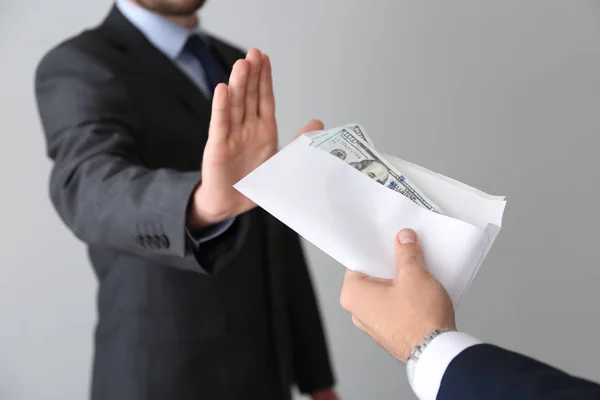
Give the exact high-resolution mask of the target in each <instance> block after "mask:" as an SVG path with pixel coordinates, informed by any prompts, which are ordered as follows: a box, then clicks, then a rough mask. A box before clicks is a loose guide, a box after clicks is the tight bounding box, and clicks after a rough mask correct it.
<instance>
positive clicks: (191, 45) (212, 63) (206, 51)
mask: <svg viewBox="0 0 600 400" xmlns="http://www.w3.org/2000/svg"><path fill="white" fill-rule="evenodd" d="M185 49H186V50H187V51H188V52H189V53H190V54H191V55H193V56H194V57H195V58H196V59H197V60H198V61H199V62H200V65H202V69H203V70H204V77H205V78H206V84H207V85H208V90H210V92H211V93H214V92H215V88H216V87H217V85H218V84H219V83H221V82H226V80H227V78H226V76H225V72H224V71H223V67H222V66H221V64H219V60H217V58H216V57H215V55H214V54H213V53H212V52H211V50H210V47H209V46H208V45H207V44H206V42H204V40H202V38H201V37H200V36H198V35H192V36H190V37H189V38H188V40H187V43H186V44H185Z"/></svg>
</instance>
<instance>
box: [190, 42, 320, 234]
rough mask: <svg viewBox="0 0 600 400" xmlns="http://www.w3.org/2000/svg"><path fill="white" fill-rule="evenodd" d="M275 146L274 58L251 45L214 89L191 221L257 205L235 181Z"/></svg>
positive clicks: (316, 125)
mask: <svg viewBox="0 0 600 400" xmlns="http://www.w3.org/2000/svg"><path fill="white" fill-rule="evenodd" d="M320 129H323V123H322V122H321V121H318V120H312V121H310V122H309V123H308V124H307V125H306V126H305V127H304V128H303V129H302V130H301V131H300V132H299V135H300V134H302V133H305V132H309V131H314V130H320ZM276 152H277V123H276V120H275V97H274V95H273V78H272V75H271V63H270V61H269V58H268V57H267V56H266V55H265V54H262V53H261V52H260V51H259V50H256V49H252V50H250V51H249V52H248V55H247V56H246V59H244V60H238V61H237V62H236V64H235V65H234V67H233V70H232V72H231V78H230V80H229V86H227V85H225V84H220V85H219V86H217V88H216V90H215V94H214V98H213V106H212V117H211V121H210V128H209V133H208V141H207V143H206V147H205V149H204V157H203V160H202V182H201V184H200V186H199V188H198V189H197V190H196V192H195V193H194V197H193V204H192V207H191V209H190V211H191V215H192V218H191V222H190V223H189V227H190V228H201V227H203V226H206V225H211V224H215V223H218V222H220V221H223V220H225V219H227V218H231V217H234V216H237V215H239V214H241V213H243V212H246V211H248V210H250V209H252V208H253V207H255V206H256V204H254V203H253V202H252V201H251V200H250V199H248V198H247V197H245V196H244V195H242V194H241V193H240V192H238V191H237V190H235V189H234V188H233V185H234V184H235V183H236V182H238V181H239V180H240V179H242V178H243V177H245V176H246V175H247V174H249V173H250V172H252V171H253V170H254V169H256V168H257V167H258V166H259V165H261V164H262V163H263V162H265V161H266V160H268V159H269V158H270V157H271V156H273V155H274V154H275V153H276Z"/></svg>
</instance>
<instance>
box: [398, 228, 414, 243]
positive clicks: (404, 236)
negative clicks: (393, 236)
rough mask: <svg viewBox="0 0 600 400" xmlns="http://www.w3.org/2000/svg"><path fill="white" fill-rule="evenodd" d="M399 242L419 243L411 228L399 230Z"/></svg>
mask: <svg viewBox="0 0 600 400" xmlns="http://www.w3.org/2000/svg"><path fill="white" fill-rule="evenodd" d="M398 242H400V244H415V243H417V237H416V236H415V233H414V232H413V231H411V230H410V229H403V230H401V231H400V232H398Z"/></svg>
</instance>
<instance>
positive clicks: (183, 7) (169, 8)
mask: <svg viewBox="0 0 600 400" xmlns="http://www.w3.org/2000/svg"><path fill="white" fill-rule="evenodd" d="M137 2H138V3H139V4H140V5H141V6H142V7H144V8H146V9H148V10H151V11H153V12H155V13H157V14H161V15H164V16H167V17H185V16H188V15H191V14H195V13H196V12H197V11H198V10H199V9H200V8H201V7H202V6H203V5H204V3H205V2H206V0H179V1H178V0H137Z"/></svg>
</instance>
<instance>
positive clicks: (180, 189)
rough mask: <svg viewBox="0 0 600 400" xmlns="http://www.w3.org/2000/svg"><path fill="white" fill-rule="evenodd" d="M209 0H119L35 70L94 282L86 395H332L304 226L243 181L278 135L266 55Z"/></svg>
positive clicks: (58, 179) (53, 186)
mask: <svg viewBox="0 0 600 400" xmlns="http://www.w3.org/2000/svg"><path fill="white" fill-rule="evenodd" d="M202 3H203V1H202V0H143V1H142V0H137V1H133V0H120V1H118V2H117V5H116V6H115V7H114V8H113V9H112V10H111V12H110V14H109V15H108V17H107V18H106V20H105V21H104V22H102V24H100V25H99V26H98V27H96V28H94V29H92V30H88V31H85V32H83V33H81V34H79V35H77V36H75V37H73V38H71V39H69V40H67V41H66V42H64V43H62V44H60V45H59V46H57V47H56V48H54V49H53V50H51V51H50V52H49V53H48V54H47V55H46V56H45V57H44V59H43V60H42V61H41V63H40V65H39V67H38V71H37V75H36V93H37V99H38V106H39V111H40V115H41V118H42V122H43V126H44V130H45V134H46V141H47V148H48V154H49V156H50V158H51V159H52V160H53V161H54V167H53V170H52V174H51V178H50V193H51V198H52V201H53V203H54V205H55V207H56V209H57V211H58V213H59V215H60V216H61V218H62V220H63V221H64V222H65V224H66V225H67V226H68V227H69V228H70V229H71V230H72V231H73V232H74V234H75V235H76V236H77V237H78V238H80V239H81V240H83V241H84V242H85V243H86V244H87V245H88V248H89V255H90V258H91V261H92V264H93V266H94V270H95V272H96V274H97V276H98V280H99V284H100V286H99V293H98V311H99V320H98V326H97V329H96V335H95V357H94V368H93V382H92V391H91V397H92V398H93V399H96V400H101V399H110V400H118V399H127V400H137V399H140V400H141V399H144V400H146V399H149V400H153V399H156V400H158V399H160V400H163V399H178V400H187V399H189V400H192V399H194V400H198V399H210V400H213V399H242V398H257V399H289V398H290V386H291V385H292V384H297V385H298V387H299V388H300V390H301V391H302V392H305V393H310V394H311V395H312V397H313V399H315V400H316V399H335V398H336V396H335V393H334V392H333V390H332V389H331V388H332V386H333V384H334V380H333V374H332V371H331V367H330V363H329V357H328V354H327V353H328V352H327V346H326V343H325V337H324V334H323V329H322V326H321V321H320V316H319V312H318V307H317V304H316V301H315V296H314V292H313V289H312V285H311V280H310V276H309V273H308V270H307V267H306V264H305V261H304V257H303V254H302V249H301V246H300V243H299V240H298V237H297V236H296V235H295V234H294V233H293V232H292V231H290V230H289V229H288V228H286V227H285V226H284V225H282V224H281V223H279V222H278V221H276V220H275V219H274V218H272V217H271V216H270V215H268V214H267V213H265V212H264V211H263V210H261V209H258V208H256V207H255V204H253V203H252V202H251V201H250V200H248V199H247V198H245V197H244V196H242V195H241V194H240V193H238V192H237V191H236V190H234V189H233V188H232V185H233V184H234V183H235V182H237V181H238V180H239V179H240V178H242V177H243V176H245V175H246V174H248V173H249V172H250V171H252V170H253V169H254V168H256V167H257V166H258V165H260V164H261V163H262V162H264V161H265V160H267V159H268V158H269V157H271V156H272V155H273V154H275V152H276V150H277V147H278V143H277V127H276V122H275V101H274V97H273V87H272V78H271V64H270V61H269V58H268V57H267V56H266V55H265V54H263V53H261V52H260V51H258V50H256V49H252V50H250V51H249V52H248V53H247V55H246V56H245V55H244V54H243V53H241V52H240V51H239V50H237V49H236V48H234V47H232V46H230V45H228V44H226V43H224V42H223V41H221V40H218V39H216V38H215V37H213V36H210V35H207V34H206V33H205V32H203V31H201V30H200V28H199V25H198V20H197V18H196V14H195V12H196V10H197V9H198V8H199V7H200V6H201V5H202ZM226 81H228V82H229V85H226V84H225V83H224V82H226ZM211 107H212V110H211ZM317 129H322V124H321V123H320V122H318V121H313V122H310V123H309V124H308V125H307V126H306V127H305V128H304V131H309V130H317ZM286 184H289V182H282V185H286Z"/></svg>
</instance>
